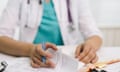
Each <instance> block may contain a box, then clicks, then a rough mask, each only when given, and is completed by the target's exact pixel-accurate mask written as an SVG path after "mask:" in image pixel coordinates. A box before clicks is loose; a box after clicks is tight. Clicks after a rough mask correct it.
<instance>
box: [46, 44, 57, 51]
mask: <svg viewBox="0 0 120 72" xmlns="http://www.w3.org/2000/svg"><path fill="white" fill-rule="evenodd" d="M46 48H51V49H53V50H55V51H56V50H58V49H57V47H56V45H55V44H52V43H46Z"/></svg>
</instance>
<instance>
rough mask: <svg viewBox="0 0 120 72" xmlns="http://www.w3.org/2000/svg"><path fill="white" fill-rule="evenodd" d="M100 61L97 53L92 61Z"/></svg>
mask: <svg viewBox="0 0 120 72" xmlns="http://www.w3.org/2000/svg"><path fill="white" fill-rule="evenodd" d="M97 61H98V56H97V55H96V56H95V57H94V58H93V60H92V61H91V63H96V62H97Z"/></svg>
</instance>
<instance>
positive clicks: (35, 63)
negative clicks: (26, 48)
mask: <svg viewBox="0 0 120 72" xmlns="http://www.w3.org/2000/svg"><path fill="white" fill-rule="evenodd" d="M45 45H46V48H47V49H48V48H51V49H53V50H57V47H56V46H55V45H54V44H51V43H46V44H45ZM41 56H45V57H46V63H43V62H42V61H41ZM30 57H31V59H32V61H31V65H32V67H34V68H39V67H55V64H54V63H53V62H51V61H50V60H49V59H50V58H52V55H51V54H50V53H48V52H46V51H44V50H43V49H42V46H41V44H39V45H36V46H35V48H32V49H31V52H30Z"/></svg>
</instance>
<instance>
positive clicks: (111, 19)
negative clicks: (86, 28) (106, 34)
mask: <svg viewBox="0 0 120 72" xmlns="http://www.w3.org/2000/svg"><path fill="white" fill-rule="evenodd" d="M90 5H91V9H92V13H93V15H94V17H95V20H96V22H97V25H98V26H99V27H120V0H90Z"/></svg>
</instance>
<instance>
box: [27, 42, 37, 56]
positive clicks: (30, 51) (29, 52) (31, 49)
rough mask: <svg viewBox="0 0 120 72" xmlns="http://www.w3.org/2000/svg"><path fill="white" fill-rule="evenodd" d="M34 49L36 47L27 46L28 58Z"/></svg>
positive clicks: (32, 45)
mask: <svg viewBox="0 0 120 72" xmlns="http://www.w3.org/2000/svg"><path fill="white" fill-rule="evenodd" d="M35 47H36V45H34V44H31V45H29V51H28V56H29V57H31V55H32V53H33V51H34V49H35Z"/></svg>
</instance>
